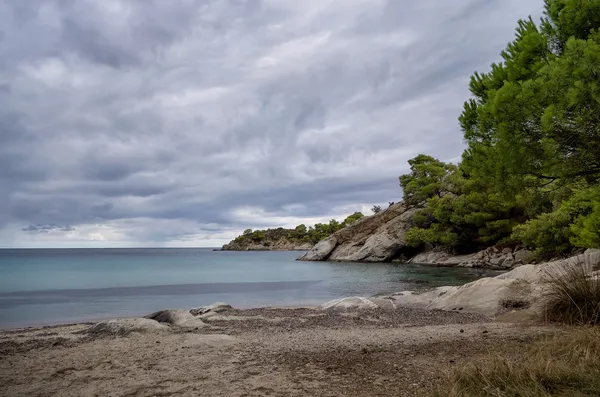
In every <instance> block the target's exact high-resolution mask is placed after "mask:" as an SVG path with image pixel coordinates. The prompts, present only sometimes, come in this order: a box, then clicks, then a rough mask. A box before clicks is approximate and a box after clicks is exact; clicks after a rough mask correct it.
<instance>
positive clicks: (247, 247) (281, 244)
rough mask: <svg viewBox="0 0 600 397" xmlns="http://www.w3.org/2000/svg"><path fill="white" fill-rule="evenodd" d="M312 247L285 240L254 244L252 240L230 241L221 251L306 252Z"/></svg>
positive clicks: (304, 243) (303, 243)
mask: <svg viewBox="0 0 600 397" xmlns="http://www.w3.org/2000/svg"><path fill="white" fill-rule="evenodd" d="M312 247H313V245H312V244H310V243H307V242H301V241H292V240H289V239H287V238H281V239H279V240H277V241H270V240H266V241H261V242H255V241H252V240H244V241H236V240H234V241H232V242H230V243H229V244H225V245H224V246H223V247H222V248H221V250H222V251H308V250H310V249H311V248H312Z"/></svg>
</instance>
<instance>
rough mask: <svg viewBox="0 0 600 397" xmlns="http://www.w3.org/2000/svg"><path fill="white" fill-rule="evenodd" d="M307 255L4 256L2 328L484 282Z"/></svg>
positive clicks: (447, 272)
mask: <svg viewBox="0 0 600 397" xmlns="http://www.w3.org/2000/svg"><path fill="white" fill-rule="evenodd" d="M300 254H301V253H299V252H225V251H223V252H214V251H212V250H211V249H206V248H201V249H195V248H194V249H190V248H187V249H162V248H160V249H146V248H143V249H28V250H0V328H12V327H21V326H33V325H45V324H56V323H68V322H80V321H92V320H96V319H100V318H106V317H111V316H133V315H144V314H147V313H149V312H152V311H156V310H160V309H166V308H182V309H187V308H193V307H198V306H203V305H207V304H210V303H213V302H216V301H223V302H227V303H229V304H231V305H233V306H235V307H240V308H250V307H258V306H292V305H313V304H319V303H322V302H325V301H327V300H330V299H333V298H339V297H344V296H351V295H361V296H371V295H375V294H380V293H390V292H395V291H401V290H407V289H415V288H423V287H431V286H437V285H453V284H462V283H465V282H468V281H471V280H473V279H475V278H477V275H476V274H474V273H473V272H472V271H470V270H467V269H443V268H432V267H423V266H418V265H401V264H359V263H330V262H299V261H296V260H295V259H296V258H297V257H298V256H299V255H300Z"/></svg>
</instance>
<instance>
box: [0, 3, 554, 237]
mask: <svg viewBox="0 0 600 397" xmlns="http://www.w3.org/2000/svg"><path fill="white" fill-rule="evenodd" d="M542 7H543V1H542V0H452V1H440V0H419V1H413V0H385V1H384V0H302V1H297V0H169V1H164V0H102V1H97V0H72V1H70V0H28V1H20V0H7V1H2V2H0V247H4V248H6V247H9V248H10V247H24V248H28V247H145V246H153V247H178V246H209V247H216V246H220V245H222V244H224V243H226V242H228V241H229V240H231V239H232V238H234V237H235V236H237V235H238V234H240V233H241V232H242V231H243V230H244V229H247V228H253V229H259V228H267V227H280V226H282V227H293V226H295V225H297V224H300V223H305V224H307V225H308V224H314V223H316V222H323V221H328V220H329V219H332V218H335V219H340V220H341V219H343V218H345V217H346V216H347V215H349V214H351V213H353V212H354V211H363V213H365V214H369V213H370V208H371V207H372V206H373V205H375V204H379V205H384V206H387V203H388V202H390V201H399V200H401V198H402V191H401V189H400V187H399V186H398V176H399V175H401V174H403V173H406V172H407V171H408V165H407V160H408V159H410V158H412V157H414V156H416V155H417V154H419V153H427V154H430V155H433V156H435V157H437V158H439V159H441V160H444V161H452V162H456V161H458V160H459V159H460V155H461V153H462V151H463V149H464V142H463V139H462V133H461V131H460V128H459V125H458V121H457V118H458V116H459V115H460V113H461V110H462V106H463V103H464V101H465V100H467V99H468V98H469V91H468V81H469V77H470V76H471V74H472V73H473V72H474V71H487V70H488V69H489V65H490V64H491V63H492V62H497V61H499V60H500V59H499V58H500V57H499V52H500V51H501V50H502V49H503V48H504V47H505V46H506V44H507V43H508V42H509V41H510V40H512V39H513V37H514V28H515V27H516V21H517V20H518V19H519V18H527V17H528V16H529V15H531V16H533V17H534V19H535V20H539V18H540V16H541V12H542Z"/></svg>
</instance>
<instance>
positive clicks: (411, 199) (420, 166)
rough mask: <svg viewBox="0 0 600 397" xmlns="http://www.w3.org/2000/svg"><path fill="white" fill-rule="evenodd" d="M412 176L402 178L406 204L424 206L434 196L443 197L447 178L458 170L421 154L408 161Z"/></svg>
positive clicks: (401, 184)
mask: <svg viewBox="0 0 600 397" xmlns="http://www.w3.org/2000/svg"><path fill="white" fill-rule="evenodd" d="M408 164H410V171H411V172H410V174H406V175H402V176H400V186H402V190H403V192H404V202H405V203H407V204H409V205H418V204H422V203H423V202H424V201H426V200H427V199H429V198H431V197H434V196H438V197H439V196H441V194H442V192H443V191H444V190H445V189H444V188H445V179H446V177H447V176H448V175H449V174H450V173H451V172H452V171H454V170H455V169H456V166H454V165H452V164H446V163H443V162H441V161H439V160H436V159H434V158H433V157H431V156H427V155H425V154H420V155H418V156H417V157H415V158H413V159H410V160H408Z"/></svg>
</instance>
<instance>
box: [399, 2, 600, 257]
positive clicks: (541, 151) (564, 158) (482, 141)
mask: <svg viewBox="0 0 600 397" xmlns="http://www.w3.org/2000/svg"><path fill="white" fill-rule="evenodd" d="M501 56H502V60H503V61H502V62H501V63H497V64H493V65H492V66H491V70H490V71H489V72H487V73H475V74H474V75H473V76H472V77H471V82H470V84H469V88H470V91H471V93H472V95H473V98H472V99H470V100H469V101H468V102H466V103H465V105H464V111H463V113H462V115H461V116H460V118H459V121H460V125H461V128H462V131H463V133H464V139H465V141H466V144H467V148H466V150H465V152H464V153H463V155H462V161H461V163H460V164H458V165H452V164H446V163H443V162H441V161H439V160H436V159H434V158H433V157H430V156H427V155H419V156H417V157H415V158H414V159H412V160H410V161H409V164H410V167H411V172H410V173H409V174H407V175H402V176H401V177H400V185H401V186H402V188H403V190H404V200H405V202H406V203H407V204H410V205H415V206H421V207H422V209H421V210H420V211H418V213H417V214H416V215H415V217H414V219H413V222H414V227H412V229H410V230H409V232H408V233H407V235H406V238H407V240H408V241H409V243H410V244H411V245H414V246H420V245H429V246H442V247H446V248H448V249H451V250H454V251H456V252H473V251H475V250H478V249H481V248H485V247H487V246H490V245H493V244H496V243H499V242H502V243H504V242H514V243H523V244H524V245H525V246H527V247H528V248H530V249H531V250H533V251H534V252H535V253H536V254H537V255H538V256H539V257H551V256H556V255H562V254H566V253H569V252H570V251H572V250H573V249H574V248H577V247H584V248H590V247H600V183H599V178H600V0H546V1H545V14H544V18H543V19H542V21H541V24H539V25H536V24H535V23H534V21H533V20H531V19H528V20H521V21H519V22H518V26H517V29H516V38H515V39H514V41H512V42H511V43H509V44H508V46H507V47H506V49H505V50H504V51H502V52H501Z"/></svg>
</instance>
